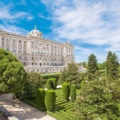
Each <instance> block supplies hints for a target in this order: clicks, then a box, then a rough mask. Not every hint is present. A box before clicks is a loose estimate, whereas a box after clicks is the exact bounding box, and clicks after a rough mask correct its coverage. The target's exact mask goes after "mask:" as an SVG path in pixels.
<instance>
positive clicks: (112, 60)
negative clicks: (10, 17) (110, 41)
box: [106, 52, 119, 79]
mask: <svg viewBox="0 0 120 120" xmlns="http://www.w3.org/2000/svg"><path fill="white" fill-rule="evenodd" d="M118 67H119V63H118V59H117V56H116V54H115V53H112V52H108V56H107V60H106V73H107V76H108V77H110V78H111V79H116V78H118V74H119V72H118Z"/></svg>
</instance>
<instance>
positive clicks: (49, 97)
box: [45, 90, 56, 111]
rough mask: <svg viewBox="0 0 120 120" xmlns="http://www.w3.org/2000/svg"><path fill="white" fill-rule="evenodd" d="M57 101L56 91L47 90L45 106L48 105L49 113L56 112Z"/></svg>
mask: <svg viewBox="0 0 120 120" xmlns="http://www.w3.org/2000/svg"><path fill="white" fill-rule="evenodd" d="M55 101H56V95H55V91H54V90H47V91H46V92H45V105H46V108H47V111H54V110H55Z"/></svg>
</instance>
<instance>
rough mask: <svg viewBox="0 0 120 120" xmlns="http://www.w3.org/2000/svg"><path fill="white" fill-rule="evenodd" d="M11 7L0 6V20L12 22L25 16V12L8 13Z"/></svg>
mask: <svg viewBox="0 0 120 120" xmlns="http://www.w3.org/2000/svg"><path fill="white" fill-rule="evenodd" d="M11 7H12V6H11V5H8V6H6V5H2V6H0V19H1V20H3V21H4V20H14V19H17V18H22V17H24V16H26V14H27V13H25V12H17V13H13V12H11V11H10V8H11Z"/></svg>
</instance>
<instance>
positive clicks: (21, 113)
mask: <svg viewBox="0 0 120 120" xmlns="http://www.w3.org/2000/svg"><path fill="white" fill-rule="evenodd" d="M0 109H1V110H2V111H4V112H5V113H6V114H7V116H8V118H9V120H56V119H54V118H52V117H51V116H49V115H46V113H45V112H41V111H39V110H37V109H36V108H33V107H31V106H30V105H28V104H25V103H23V102H21V101H19V100H12V101H0Z"/></svg>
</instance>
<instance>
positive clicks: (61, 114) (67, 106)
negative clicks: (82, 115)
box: [24, 89, 80, 120]
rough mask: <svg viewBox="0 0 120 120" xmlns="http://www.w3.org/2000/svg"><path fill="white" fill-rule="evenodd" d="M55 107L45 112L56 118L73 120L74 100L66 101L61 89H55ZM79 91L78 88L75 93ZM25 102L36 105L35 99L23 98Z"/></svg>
mask: <svg viewBox="0 0 120 120" xmlns="http://www.w3.org/2000/svg"><path fill="white" fill-rule="evenodd" d="M55 92H56V109H55V111H54V112H49V111H47V114H49V115H50V116H52V117H54V118H56V119H57V120H75V115H74V111H73V108H74V102H73V103H72V102H71V101H67V100H65V99H64V98H63V95H62V90H61V89H56V90H55ZM79 92H80V90H77V94H78V93H79ZM24 101H25V102H26V103H28V104H30V105H32V106H34V107H37V106H36V103H35V100H24Z"/></svg>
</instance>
